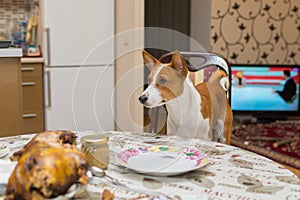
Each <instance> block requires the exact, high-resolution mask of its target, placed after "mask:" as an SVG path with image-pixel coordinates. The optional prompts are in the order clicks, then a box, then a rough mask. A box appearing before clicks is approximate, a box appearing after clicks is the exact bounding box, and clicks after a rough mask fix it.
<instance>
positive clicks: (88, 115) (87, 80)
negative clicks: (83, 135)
mask: <svg viewBox="0 0 300 200" xmlns="http://www.w3.org/2000/svg"><path fill="white" fill-rule="evenodd" d="M42 14H43V26H44V30H45V35H44V56H45V70H44V71H45V74H44V75H45V76H44V77H45V84H44V86H45V125H46V130H58V129H60V130H61V129H64V130H78V131H79V130H80V131H81V130H93V131H107V130H113V129H114V97H113V93H114V38H113V34H114V1H112V0H44V1H43V13H42Z"/></svg>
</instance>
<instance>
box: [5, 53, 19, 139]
mask: <svg viewBox="0 0 300 200" xmlns="http://www.w3.org/2000/svg"><path fill="white" fill-rule="evenodd" d="M2 55H3V54H2ZM20 66H21V61H20V57H0V94H1V98H0V124H1V125H0V137H3V136H11V135H17V134H20V132H21V123H22V118H21V110H22V97H21V94H22V91H21V89H22V88H21V71H20Z"/></svg>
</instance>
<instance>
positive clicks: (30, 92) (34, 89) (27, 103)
mask: <svg viewBox="0 0 300 200" xmlns="http://www.w3.org/2000/svg"><path fill="white" fill-rule="evenodd" d="M20 71H21V73H22V83H21V85H22V130H21V131H22V133H36V132H41V131H43V130H44V129H45V128H44V89H43V63H25V62H24V63H22V65H21V66H20Z"/></svg>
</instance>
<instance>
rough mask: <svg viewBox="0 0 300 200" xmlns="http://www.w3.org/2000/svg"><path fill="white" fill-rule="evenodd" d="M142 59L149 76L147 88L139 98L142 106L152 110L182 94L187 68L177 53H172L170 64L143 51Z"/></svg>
mask: <svg viewBox="0 0 300 200" xmlns="http://www.w3.org/2000/svg"><path fill="white" fill-rule="evenodd" d="M143 58H144V63H145V64H146V66H147V67H148V68H149V70H150V74H149V76H148V87H147V89H146V90H145V91H144V92H143V93H142V95H141V96H140V97H139V101H140V102H141V103H142V104H144V105H145V106H146V107H148V108H153V107H157V106H160V105H163V104H165V103H167V102H168V101H170V100H172V99H175V98H176V97H178V96H180V95H181V94H182V92H183V87H184V81H185V79H186V77H187V75H188V68H187V64H186V62H185V60H184V58H183V57H182V56H181V55H180V53H179V52H174V54H173V55H172V60H171V62H170V63H161V62H160V61H159V60H157V59H156V58H154V57H153V56H152V55H150V54H149V53H148V52H146V51H143Z"/></svg>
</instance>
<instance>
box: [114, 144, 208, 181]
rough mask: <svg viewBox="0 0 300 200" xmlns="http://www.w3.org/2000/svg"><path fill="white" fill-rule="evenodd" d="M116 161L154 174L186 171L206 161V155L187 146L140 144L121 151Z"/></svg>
mask: <svg viewBox="0 0 300 200" xmlns="http://www.w3.org/2000/svg"><path fill="white" fill-rule="evenodd" d="M116 158H117V161H118V162H119V163H120V164H121V165H123V166H124V167H127V168H129V169H132V170H135V171H137V172H139V173H142V174H147V175H154V176H173V175H178V174H182V173H186V172H189V171H192V170H195V169H198V168H200V167H203V166H204V165H206V164H207V163H208V157H207V155H205V154H203V153H201V152H200V151H198V150H196V149H193V148H189V147H173V146H140V147H136V148H130V149H127V150H126V151H122V152H120V153H118V154H117V156H116Z"/></svg>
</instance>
